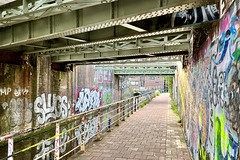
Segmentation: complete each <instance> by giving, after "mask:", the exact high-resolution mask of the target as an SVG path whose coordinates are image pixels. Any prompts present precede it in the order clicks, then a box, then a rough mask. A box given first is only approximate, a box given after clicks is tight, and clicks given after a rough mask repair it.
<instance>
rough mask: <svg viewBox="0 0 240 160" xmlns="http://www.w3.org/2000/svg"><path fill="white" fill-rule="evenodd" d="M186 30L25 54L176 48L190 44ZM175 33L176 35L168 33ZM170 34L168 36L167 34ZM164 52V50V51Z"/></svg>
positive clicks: (53, 54) (54, 54) (160, 32)
mask: <svg viewBox="0 0 240 160" xmlns="http://www.w3.org/2000/svg"><path fill="white" fill-rule="evenodd" d="M185 30H186V29H185V28H179V29H170V30H164V31H159V32H153V33H146V34H138V35H134V36H128V37H121V38H115V39H109V40H104V41H97V42H91V43H84V44H79V45H71V46H65V47H59V48H52V49H45V50H39V51H32V52H26V53H25V54H36V55H37V56H41V55H44V56H46V55H50V56H60V55H66V54H68V55H71V54H84V53H86V54H88V53H96V52H101V53H103V52H114V51H116V50H131V49H143V50H144V48H150V47H156V46H159V47H160V46H161V47H162V46H164V47H165V48H166V47H168V46H175V45H179V46H181V45H182V44H184V43H185V44H187V43H189V40H190V32H189V31H185ZM170 31H171V32H173V31H175V32H176V33H168V32H170ZM167 33H168V34H167ZM163 50H164V49H163Z"/></svg>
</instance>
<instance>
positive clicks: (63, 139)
mask: <svg viewBox="0 0 240 160" xmlns="http://www.w3.org/2000/svg"><path fill="white" fill-rule="evenodd" d="M66 131H67V129H66V128H63V130H62V132H66ZM62 132H61V133H62ZM69 140H70V136H69V135H68V134H67V133H64V134H62V135H60V145H62V144H64V143H65V142H68V141H69ZM66 149H67V144H64V145H63V146H62V147H60V152H61V153H64V152H65V151H66Z"/></svg>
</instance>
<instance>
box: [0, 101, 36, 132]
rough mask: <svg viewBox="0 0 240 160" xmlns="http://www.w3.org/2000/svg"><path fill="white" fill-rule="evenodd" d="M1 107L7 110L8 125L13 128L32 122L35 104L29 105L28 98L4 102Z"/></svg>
mask: <svg viewBox="0 0 240 160" xmlns="http://www.w3.org/2000/svg"><path fill="white" fill-rule="evenodd" d="M1 106H2V108H3V109H4V110H5V115H6V117H7V120H8V124H9V126H11V127H15V126H17V125H18V126H20V125H21V124H23V123H25V122H27V123H30V122H31V121H32V106H33V104H32V103H29V102H28V99H27V98H12V99H11V100H10V102H9V103H7V102H4V103H3V104H2V105H1Z"/></svg>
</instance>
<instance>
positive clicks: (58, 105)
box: [34, 94, 70, 124]
mask: <svg viewBox="0 0 240 160" xmlns="http://www.w3.org/2000/svg"><path fill="white" fill-rule="evenodd" d="M69 110H70V103H69V102H68V101H67V97H66V96H63V97H60V96H56V94H53V97H52V94H48V98H47V101H46V97H45V94H42V95H41V97H37V98H36V100H35V102H34V112H35V113H36V115H37V120H38V123H39V124H44V123H46V122H48V120H50V119H54V120H56V119H57V118H60V117H61V118H67V117H68V112H69Z"/></svg>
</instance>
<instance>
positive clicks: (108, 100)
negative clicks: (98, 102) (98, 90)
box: [102, 89, 113, 105]
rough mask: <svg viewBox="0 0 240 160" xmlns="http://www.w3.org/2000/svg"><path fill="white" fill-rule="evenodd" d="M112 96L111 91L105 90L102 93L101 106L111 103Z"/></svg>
mask: <svg viewBox="0 0 240 160" xmlns="http://www.w3.org/2000/svg"><path fill="white" fill-rule="evenodd" d="M112 96H113V95H112V91H111V89H105V90H104V91H103V100H102V102H103V105H106V104H110V103H112V101H113V98H112Z"/></svg>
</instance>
